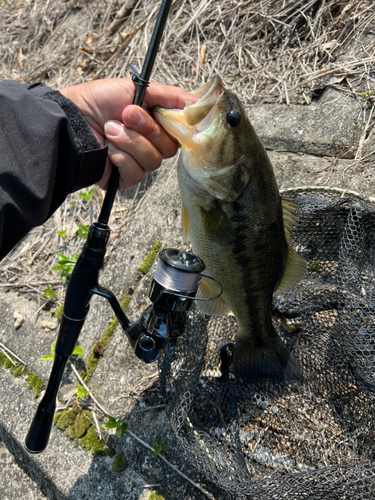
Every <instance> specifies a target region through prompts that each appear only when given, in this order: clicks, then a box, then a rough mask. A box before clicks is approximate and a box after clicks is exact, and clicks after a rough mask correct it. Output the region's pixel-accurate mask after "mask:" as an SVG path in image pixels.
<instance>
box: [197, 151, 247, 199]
mask: <svg viewBox="0 0 375 500" xmlns="http://www.w3.org/2000/svg"><path fill="white" fill-rule="evenodd" d="M250 177H251V172H250V170H249V169H248V167H247V164H246V155H243V156H241V157H240V158H239V159H238V160H237V162H236V163H235V164H234V165H231V166H229V167H226V168H223V169H221V170H219V171H218V172H212V173H211V174H210V175H209V176H208V177H207V179H206V180H205V181H204V186H205V189H206V190H207V191H208V192H209V193H210V194H211V195H212V196H214V197H215V198H217V199H218V200H225V201H227V202H228V203H231V202H233V201H235V200H237V198H238V197H239V196H241V194H242V193H243V192H244V190H245V188H246V186H247V185H248V184H249V181H250Z"/></svg>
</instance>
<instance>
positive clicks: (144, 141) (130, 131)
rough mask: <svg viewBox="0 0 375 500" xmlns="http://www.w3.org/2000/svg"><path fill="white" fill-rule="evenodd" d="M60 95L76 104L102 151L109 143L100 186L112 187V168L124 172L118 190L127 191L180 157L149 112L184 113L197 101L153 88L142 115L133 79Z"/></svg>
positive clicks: (99, 83)
mask: <svg viewBox="0 0 375 500" xmlns="http://www.w3.org/2000/svg"><path fill="white" fill-rule="evenodd" d="M60 92H61V93H62V94H63V95H64V96H65V97H67V98H68V99H70V100H71V101H73V102H74V103H75V105H76V106H77V107H78V109H79V110H80V112H81V113H82V115H83V116H84V118H85V119H86V121H87V123H88V124H89V126H90V128H91V130H92V132H93V133H94V134H95V136H96V138H97V139H98V141H99V143H100V145H101V146H102V147H104V145H105V143H106V138H107V140H108V158H107V163H106V167H105V170H104V174H103V177H102V178H101V180H100V181H99V183H98V184H99V186H100V187H102V188H103V189H104V188H106V186H107V184H108V181H109V177H110V175H111V171H112V164H113V165H115V167H117V168H118V170H119V174H120V181H119V188H120V189H127V188H130V187H131V186H134V185H135V184H138V183H139V182H141V180H142V179H143V177H144V175H145V174H146V173H148V172H152V171H153V170H155V169H157V168H158V167H159V166H160V164H161V161H162V159H164V158H171V157H172V156H174V155H175V154H176V152H177V147H178V144H177V143H176V142H175V141H174V140H173V139H172V138H171V137H170V136H169V135H168V134H167V133H166V132H165V131H164V130H163V128H162V127H161V126H160V125H159V124H158V123H157V122H156V121H155V120H154V119H153V118H152V117H151V116H150V115H149V114H148V113H147V111H146V110H147V109H151V108H153V107H154V106H161V107H163V108H169V109H183V108H184V106H185V101H186V100H189V101H191V102H195V101H196V100H197V98H195V97H193V96H192V95H191V94H189V93H188V92H187V91H186V90H183V89H180V88H178V87H171V86H167V85H160V84H158V83H151V84H150V86H149V87H148V88H147V90H146V95H145V98H144V101H143V108H145V109H143V108H140V107H139V106H134V105H132V102H133V98H134V92H135V85H134V83H133V82H132V80H131V79H130V78H121V79H120V78H119V79H108V80H96V81H92V82H88V83H83V84H80V85H76V86H74V87H67V88H65V89H61V90H60Z"/></svg>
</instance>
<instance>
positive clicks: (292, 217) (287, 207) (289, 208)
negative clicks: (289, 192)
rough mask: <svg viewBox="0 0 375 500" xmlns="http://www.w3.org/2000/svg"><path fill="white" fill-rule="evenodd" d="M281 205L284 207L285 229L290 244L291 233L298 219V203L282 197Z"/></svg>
mask: <svg viewBox="0 0 375 500" xmlns="http://www.w3.org/2000/svg"><path fill="white" fill-rule="evenodd" d="M281 205H282V208H283V218H284V231H285V237H286V240H287V242H288V245H290V235H291V233H292V229H293V227H294V225H295V223H296V220H297V214H296V210H297V204H296V203H294V201H292V200H289V199H288V198H284V197H283V196H282V197H281Z"/></svg>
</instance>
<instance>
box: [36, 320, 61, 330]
mask: <svg viewBox="0 0 375 500" xmlns="http://www.w3.org/2000/svg"><path fill="white" fill-rule="evenodd" d="M40 326H41V327H42V328H44V330H45V331H46V332H50V331H51V330H55V329H56V328H57V323H55V322H54V321H41V322H40Z"/></svg>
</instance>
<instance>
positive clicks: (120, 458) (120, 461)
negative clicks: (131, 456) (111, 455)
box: [112, 453, 128, 473]
mask: <svg viewBox="0 0 375 500" xmlns="http://www.w3.org/2000/svg"><path fill="white" fill-rule="evenodd" d="M127 466H128V462H127V461H126V459H125V457H124V455H122V454H121V453H118V454H117V455H116V456H115V459H114V460H113V464H112V469H113V470H114V471H115V472H118V473H120V472H122V471H124V470H125V469H126V468H127Z"/></svg>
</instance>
